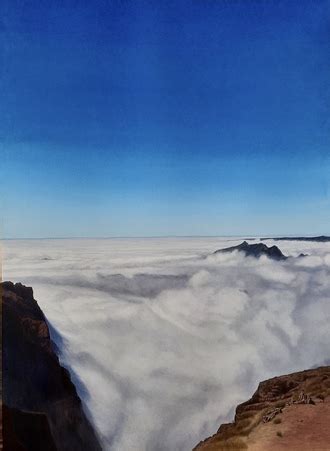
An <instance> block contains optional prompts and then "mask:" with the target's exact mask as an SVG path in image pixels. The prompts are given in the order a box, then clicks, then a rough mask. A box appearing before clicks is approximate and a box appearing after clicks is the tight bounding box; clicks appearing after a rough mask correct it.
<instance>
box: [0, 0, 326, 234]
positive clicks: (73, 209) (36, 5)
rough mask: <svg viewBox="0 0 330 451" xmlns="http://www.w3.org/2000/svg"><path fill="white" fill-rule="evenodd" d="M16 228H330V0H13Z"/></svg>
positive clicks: (7, 130)
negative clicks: (56, 0)
mask: <svg viewBox="0 0 330 451" xmlns="http://www.w3.org/2000/svg"><path fill="white" fill-rule="evenodd" d="M1 17H3V19H2V24H1V41H2V45H1V48H2V51H1V60H2V64H1V65H2V75H1V79H2V88H1V91H2V99H3V101H2V102H1V105H0V114H1V141H2V150H1V153H2V158H1V161H2V167H1V180H2V182H1V209H2V234H3V236H5V237H61V236H63V237H64V236H65V237H72V236H159V235H236V234H262V235H267V234H284V233H285V234H286V233H287V234H296V233H299V234H300V233H306V234H307V233H308V234H319V233H330V228H329V227H330V226H329V224H330V197H329V179H330V176H329V174H330V172H329V170H330V161H329V153H330V134H329V126H330V125H329V119H328V118H329V97H330V90H329V86H330V85H329V79H330V58H329V50H330V49H329V42H330V39H329V38H330V36H329V34H330V33H329V30H330V27H329V24H330V2H329V1H328V0H327V1H322V0H320V1H317V2H315V1H307V0H300V1H294V0H292V1H291V0H287V1H281V0H276V1H275V0H274V1H272V0H267V1H266V0H265V1H262V0H261V1H254V0H250V1H249V0H244V1H239V0H237V1H227V0H190V1H188V0H185V1H182V0H175V1H174V0H173V1H170V0H169V1H153V0H149V1H143V0H141V1H123V0H120V1H119V0H118V1H105V0H99V1H97V2H91V1H82V0H71V1H70V0H68V1H64V2H54V1H47V0H45V1H42V2H41V1H17V0H10V1H9V0H4V2H3V3H2V6H1Z"/></svg>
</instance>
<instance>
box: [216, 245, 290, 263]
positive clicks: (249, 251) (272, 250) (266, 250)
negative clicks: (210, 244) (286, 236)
mask: <svg viewBox="0 0 330 451" xmlns="http://www.w3.org/2000/svg"><path fill="white" fill-rule="evenodd" d="M234 251H239V252H244V254H245V255H246V256H252V257H260V256H261V255H267V257H269V258H272V259H274V260H286V259H287V258H288V257H286V256H285V255H284V254H282V252H281V250H280V249H279V248H278V247H277V246H271V247H268V246H266V244H264V243H255V244H249V243H248V242H247V241H243V242H242V243H241V244H239V245H238V246H232V247H226V248H225V249H218V250H217V251H215V252H214V254H220V253H227V252H234Z"/></svg>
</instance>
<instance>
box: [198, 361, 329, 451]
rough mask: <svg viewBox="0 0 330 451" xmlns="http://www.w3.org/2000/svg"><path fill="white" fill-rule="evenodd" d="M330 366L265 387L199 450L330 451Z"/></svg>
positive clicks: (268, 381) (261, 386) (199, 446)
mask: <svg viewBox="0 0 330 451" xmlns="http://www.w3.org/2000/svg"><path fill="white" fill-rule="evenodd" d="M329 424H330V366H325V367H321V368H316V369H311V370H307V371H301V372H298V373H293V374H289V375H285V376H280V377H275V378H273V379H269V380H267V381H264V382H261V383H260V384H259V387H258V389H257V391H256V392H255V393H254V395H253V396H252V398H251V399H249V400H248V401H246V402H244V403H243V404H240V405H239V406H237V408H236V414H235V419H234V421H233V422H232V423H229V424H223V425H221V426H220V428H219V429H218V431H217V433H216V434H215V435H213V436H212V437H210V438H208V439H206V440H204V441H203V442H201V443H199V444H198V445H197V446H196V448H194V450H196V451H197V450H198V451H226V450H232V449H248V450H250V451H277V450H288V449H289V450H295V451H298V450H299V451H307V450H308V451H310V450H318V451H326V450H329V449H330V445H329V444H330V429H329V427H328V425H329Z"/></svg>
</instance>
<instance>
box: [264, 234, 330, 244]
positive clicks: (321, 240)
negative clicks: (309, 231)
mask: <svg viewBox="0 0 330 451" xmlns="http://www.w3.org/2000/svg"><path fill="white" fill-rule="evenodd" d="M260 240H261V241H266V240H274V241H311V242H315V243H327V242H329V241H330V236H326V235H320V236H291V237H280V238H260Z"/></svg>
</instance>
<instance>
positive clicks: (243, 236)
mask: <svg viewBox="0 0 330 451" xmlns="http://www.w3.org/2000/svg"><path fill="white" fill-rule="evenodd" d="M319 236H329V235H328V234H308V233H307V234H304V233H296V234H292V233H290V234H281V233H279V234H270V235H267V234H252V233H251V234H249V233H247V234H243V235H148V236H146V235H112V236H111V235H110V236H45V237H5V238H0V241H16V240H17V241H18V240H95V239H96V240H110V239H141V238H144V239H152V238H245V239H247V240H248V239H256V238H284V237H288V238H294V237H299V238H300V237H306V238H307V237H308V238H312V237H319Z"/></svg>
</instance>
